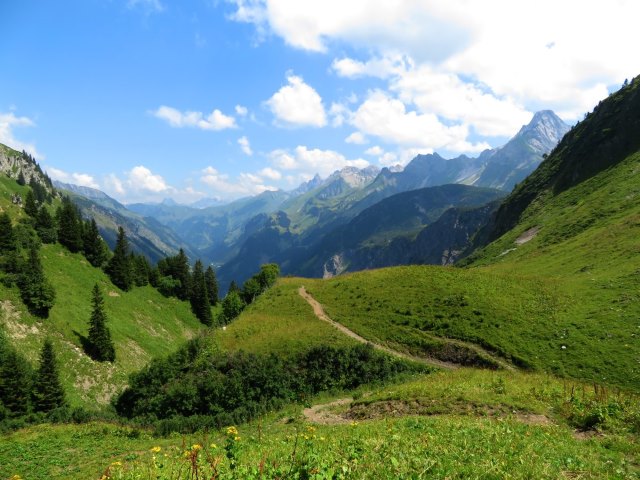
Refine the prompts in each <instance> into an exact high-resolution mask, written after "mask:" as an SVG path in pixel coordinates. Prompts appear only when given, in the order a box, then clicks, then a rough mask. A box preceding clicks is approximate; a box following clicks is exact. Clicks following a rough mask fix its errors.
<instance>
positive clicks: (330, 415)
mask: <svg viewBox="0 0 640 480" xmlns="http://www.w3.org/2000/svg"><path fill="white" fill-rule="evenodd" d="M352 401H353V398H341V399H339V400H335V401H333V402H330V403H323V404H320V405H314V406H313V407H310V408H305V409H304V410H303V412H302V413H303V414H304V416H305V418H306V419H307V421H308V422H311V423H317V424H320V425H337V424H340V423H347V422H349V421H350V419H349V418H347V417H346V416H344V415H343V414H340V413H336V412H333V411H332V409H334V408H336V407H340V406H343V405H348V404H350V403H351V402H352Z"/></svg>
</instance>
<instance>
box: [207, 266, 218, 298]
mask: <svg viewBox="0 0 640 480" xmlns="http://www.w3.org/2000/svg"><path fill="white" fill-rule="evenodd" d="M204 281H205V283H206V285H207V295H209V303H210V304H211V305H212V306H214V307H215V306H216V305H217V304H218V279H217V278H216V272H215V270H214V269H213V267H212V266H211V265H209V266H208V267H207V270H206V271H205V272H204Z"/></svg>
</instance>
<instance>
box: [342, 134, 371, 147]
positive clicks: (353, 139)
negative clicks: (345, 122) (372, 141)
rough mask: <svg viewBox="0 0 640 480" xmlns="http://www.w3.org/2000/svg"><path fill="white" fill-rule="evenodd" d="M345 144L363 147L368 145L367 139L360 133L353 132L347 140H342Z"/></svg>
mask: <svg viewBox="0 0 640 480" xmlns="http://www.w3.org/2000/svg"><path fill="white" fill-rule="evenodd" d="M344 141H345V142H347V143H352V144H354V145H364V144H366V143H368V140H367V137H365V136H364V135H363V134H362V132H353V133H352V134H351V135H349V136H348V137H347V138H345V139H344Z"/></svg>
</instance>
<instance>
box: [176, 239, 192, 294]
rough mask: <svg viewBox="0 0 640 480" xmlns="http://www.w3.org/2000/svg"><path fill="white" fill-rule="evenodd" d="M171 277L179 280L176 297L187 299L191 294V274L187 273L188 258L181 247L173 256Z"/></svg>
mask: <svg viewBox="0 0 640 480" xmlns="http://www.w3.org/2000/svg"><path fill="white" fill-rule="evenodd" d="M172 276H173V278H175V279H177V280H180V287H179V289H178V298H179V299H180V300H188V299H189V297H190V295H191V274H190V273H189V258H188V257H187V255H186V254H185V253H184V250H183V249H182V248H181V249H180V251H179V252H178V255H176V256H175V257H174V265H173V272H172Z"/></svg>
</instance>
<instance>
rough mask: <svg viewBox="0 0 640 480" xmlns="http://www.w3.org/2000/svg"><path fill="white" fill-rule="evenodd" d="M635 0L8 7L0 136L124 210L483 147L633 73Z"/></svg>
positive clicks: (578, 108) (101, 0)
mask: <svg viewBox="0 0 640 480" xmlns="http://www.w3.org/2000/svg"><path fill="white" fill-rule="evenodd" d="M638 3H640V2H634V1H631V0H630V1H623V0H616V1H584V0H583V1H577V0H575V1H574V0H567V1H565V2H555V1H551V0H539V1H536V2H529V1H524V0H523V1H518V2H513V1H511V2H508V1H502V0H487V1H483V2H466V1H464V0H456V1H453V0H452V1H446V2H445V1H435V0H420V1H415V0H386V1H383V0H368V1H365V0H350V1H349V2H344V1H337V0H324V1H322V2H319V1H318V2H316V1H306V2H305V1H301V0H298V1H291V0H228V1H223V0H218V1H216V0H191V1H172V0H75V1H71V0H68V1H66V0H63V1H59V2H51V1H46V0H40V1H36V0H21V1H13V2H2V3H1V4H0V27H1V28H0V30H1V31H2V37H3V40H2V42H1V44H0V60H1V64H2V65H3V72H2V74H1V75H0V142H1V143H5V144H8V145H10V146H12V147H14V148H18V149H26V150H28V151H30V152H31V153H33V154H35V155H36V158H37V159H38V160H39V161H40V163H41V164H42V165H43V166H44V167H45V168H46V170H47V171H48V172H49V174H50V175H51V176H52V177H53V178H56V179H60V180H63V181H68V182H71V183H77V184H82V185H87V186H93V187H95V188H100V189H101V190H104V191H105V192H107V193H109V194H110V195H112V196H114V197H115V198H117V199H119V200H121V201H123V202H135V201H159V200H161V199H163V198H167V197H171V198H174V199H176V200H177V201H179V202H184V203H188V202H192V201H195V200H198V199H200V198H203V197H219V198H222V199H226V200H229V199H233V198H238V197H241V196H246V195H251V194H256V193H259V192H261V191H264V190H265V189H276V188H284V189H290V188H294V187H296V186H297V185H298V184H299V183H300V182H302V181H304V180H306V179H309V178H310V177H311V176H313V174H314V173H320V174H321V175H322V176H326V175H328V174H330V173H331V172H332V171H334V170H336V169H338V168H342V167H344V166H347V165H352V166H358V167H364V166H367V165H376V166H385V165H395V164H406V163H407V162H408V161H409V160H410V159H411V158H412V157H413V156H414V155H415V154H417V153H428V152H433V151H437V152H439V153H441V154H443V155H444V156H456V155H459V154H461V153H466V154H470V155H475V154H477V153H479V152H480V151H482V150H483V149H484V148H488V147H495V146H499V145H502V144H503V143H504V142H505V141H506V140H507V139H508V138H509V137H511V136H513V135H514V134H515V133H516V132H517V131H518V129H519V128H520V126H521V125H523V124H525V123H527V122H528V121H529V119H530V118H531V116H532V114H533V112H535V111H537V110H540V109H546V108H550V109H553V110H555V111H556V112H557V113H558V114H559V115H560V116H561V117H562V118H564V119H565V120H566V121H567V122H574V121H576V120H578V119H580V118H581V117H582V115H583V114H584V113H585V112H586V111H588V110H591V109H592V108H593V106H594V105H595V104H596V103H597V102H598V101H599V100H600V99H602V98H603V97H605V96H606V95H607V93H608V92H609V91H611V90H612V89H614V88H617V87H618V86H619V85H620V84H621V83H622V81H623V80H624V79H625V78H631V77H632V76H634V75H637V74H638V73H640V56H638V55H636V54H635V52H634V51H633V46H634V45H635V44H636V40H635V39H634V38H633V35H634V32H635V29H636V26H635V24H634V23H635V20H636V19H637V18H640V8H639V7H638V6H637V4H638Z"/></svg>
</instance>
